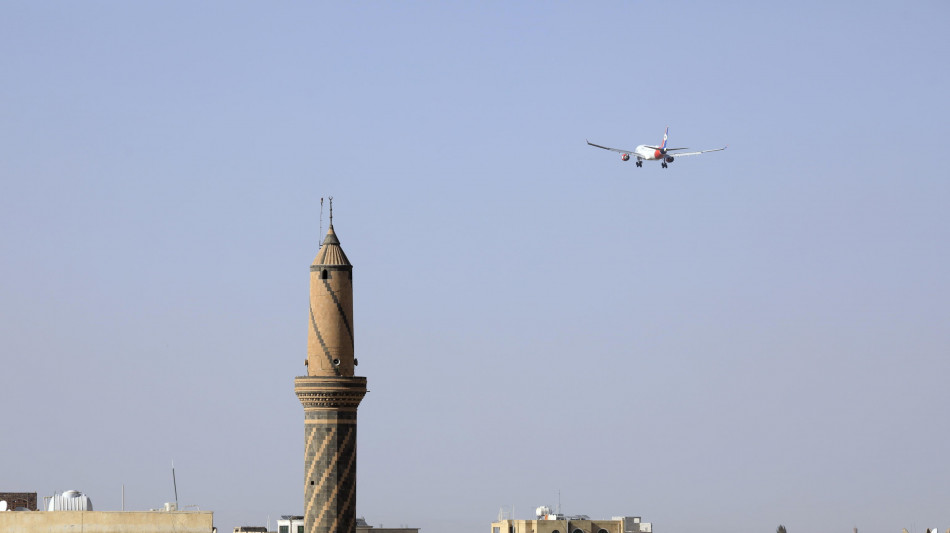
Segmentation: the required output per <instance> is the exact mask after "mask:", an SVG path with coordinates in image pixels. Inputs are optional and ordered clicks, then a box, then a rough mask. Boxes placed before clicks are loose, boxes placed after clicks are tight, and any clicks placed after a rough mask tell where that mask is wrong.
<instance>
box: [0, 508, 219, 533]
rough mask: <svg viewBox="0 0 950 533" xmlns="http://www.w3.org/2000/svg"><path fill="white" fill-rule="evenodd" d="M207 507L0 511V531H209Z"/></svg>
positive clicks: (69, 532) (49, 532)
mask: <svg viewBox="0 0 950 533" xmlns="http://www.w3.org/2000/svg"><path fill="white" fill-rule="evenodd" d="M213 514H214V513H212V512H211V511H178V512H150V511H134V512H122V511H37V512H28V511H20V512H12V511H7V512H5V513H0V531H2V532H3V533H212V528H213V527H214V526H213V523H214V520H213Z"/></svg>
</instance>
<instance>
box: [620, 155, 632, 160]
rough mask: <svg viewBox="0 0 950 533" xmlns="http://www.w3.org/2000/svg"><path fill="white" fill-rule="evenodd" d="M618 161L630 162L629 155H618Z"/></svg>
mask: <svg viewBox="0 0 950 533" xmlns="http://www.w3.org/2000/svg"><path fill="white" fill-rule="evenodd" d="M620 159H623V160H624V161H630V154H620Z"/></svg>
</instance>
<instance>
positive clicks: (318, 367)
mask: <svg viewBox="0 0 950 533" xmlns="http://www.w3.org/2000/svg"><path fill="white" fill-rule="evenodd" d="M309 322H310V334H309V336H308V339H307V363H306V364H307V375H306V376H299V377H297V378H296V379H295V380H294V390H295V391H296V393H297V397H298V398H299V399H300V403H302V404H303V408H304V441H305V446H306V448H305V451H304V526H305V533H354V532H355V531H356V409H357V407H359V404H360V400H362V399H363V396H364V395H365V394H366V378H363V377H356V376H354V375H353V367H355V366H356V364H357V362H356V359H355V358H354V357H353V265H351V264H350V262H349V260H348V259H347V258H346V254H344V253H343V249H342V248H340V241H339V239H337V237H336V233H335V232H334V231H333V224H332V222H331V224H330V229H329V231H328V232H327V236H326V239H324V241H323V245H322V246H321V247H320V252H319V253H318V254H317V258H316V259H314V261H313V264H312V265H310V317H309Z"/></svg>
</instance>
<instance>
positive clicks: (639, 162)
mask: <svg viewBox="0 0 950 533" xmlns="http://www.w3.org/2000/svg"><path fill="white" fill-rule="evenodd" d="M637 166H638V167H642V166H643V161H640V160H639V159H638V160H637Z"/></svg>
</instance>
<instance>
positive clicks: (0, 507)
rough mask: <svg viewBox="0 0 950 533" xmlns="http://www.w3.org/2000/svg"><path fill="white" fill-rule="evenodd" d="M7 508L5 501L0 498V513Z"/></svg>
mask: <svg viewBox="0 0 950 533" xmlns="http://www.w3.org/2000/svg"><path fill="white" fill-rule="evenodd" d="M6 510H7V501H6V500H0V513H2V512H3V511H6Z"/></svg>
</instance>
